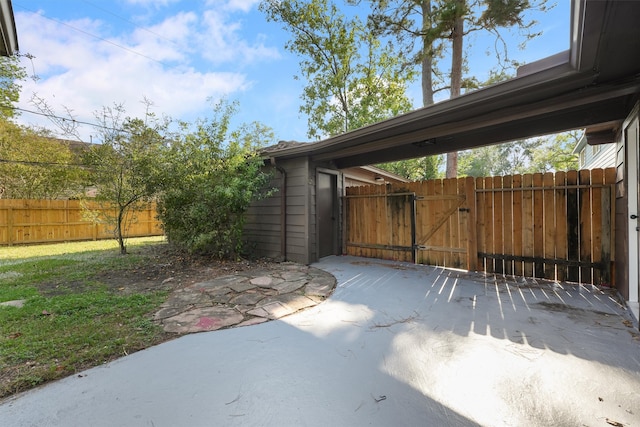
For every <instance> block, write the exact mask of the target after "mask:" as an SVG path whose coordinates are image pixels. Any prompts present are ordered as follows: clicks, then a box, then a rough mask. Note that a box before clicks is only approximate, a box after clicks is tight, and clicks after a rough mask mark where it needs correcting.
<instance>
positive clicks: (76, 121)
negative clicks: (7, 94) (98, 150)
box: [2, 106, 128, 132]
mask: <svg viewBox="0 0 640 427" xmlns="http://www.w3.org/2000/svg"><path fill="white" fill-rule="evenodd" d="M2 108H10V109H12V110H18V111H22V112H25V113H30V114H36V115H38V116H43V117H47V118H54V119H58V120H62V121H66V122H72V123H78V124H82V125H88V126H93V127H97V128H101V129H105V130H112V131H115V132H128V131H127V130H125V129H118V128H113V127H109V126H105V125H100V124H97V123H90V122H85V121H82V120H76V119H70V118H67V117H61V116H57V115H55V114H51V113H42V112H40V111H33V110H27V109H26V108H20V107H15V106H2Z"/></svg>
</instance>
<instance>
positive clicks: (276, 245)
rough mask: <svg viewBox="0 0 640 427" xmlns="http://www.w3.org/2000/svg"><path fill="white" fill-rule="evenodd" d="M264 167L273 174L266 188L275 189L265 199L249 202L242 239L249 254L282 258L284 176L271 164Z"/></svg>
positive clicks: (276, 258) (275, 258)
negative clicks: (282, 189) (282, 190)
mask: <svg viewBox="0 0 640 427" xmlns="http://www.w3.org/2000/svg"><path fill="white" fill-rule="evenodd" d="M265 169H266V171H267V172H271V173H272V174H273V176H272V178H271V181H270V182H269V184H268V188H275V189H277V190H276V191H274V192H273V194H271V196H269V197H267V198H266V199H262V200H258V201H255V202H253V203H252V204H251V206H250V207H249V209H248V210H247V213H246V216H245V224H244V229H243V239H244V242H245V245H246V249H247V251H248V252H249V255H251V256H258V257H266V258H271V259H274V260H282V259H283V255H282V245H281V232H282V221H281V206H282V202H281V198H282V196H281V192H280V188H281V187H282V182H283V181H284V178H283V175H282V173H280V172H279V171H277V170H276V168H274V167H273V166H267V167H265Z"/></svg>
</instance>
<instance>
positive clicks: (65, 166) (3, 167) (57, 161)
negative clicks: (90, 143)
mask: <svg viewBox="0 0 640 427" xmlns="http://www.w3.org/2000/svg"><path fill="white" fill-rule="evenodd" d="M86 173H87V171H86V169H84V168H82V165H81V163H80V159H79V156H78V155H77V153H75V152H74V151H72V150H71V147H70V145H69V144H68V141H64V140H59V139H56V138H51V137H50V136H49V135H47V134H46V133H43V132H40V131H36V130H32V129H29V128H25V127H21V126H18V125H16V124H14V123H12V122H11V121H9V120H7V119H3V118H0V197H1V198H6V199H56V198H61V197H78V195H79V194H81V192H82V189H83V186H82V182H83V179H84V177H85V176H86Z"/></svg>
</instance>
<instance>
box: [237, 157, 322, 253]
mask: <svg viewBox="0 0 640 427" xmlns="http://www.w3.org/2000/svg"><path fill="white" fill-rule="evenodd" d="M277 166H278V167H275V166H266V168H267V169H269V170H270V171H272V172H273V174H274V177H273V178H272V180H271V183H270V187H271V188H275V189H276V191H274V193H273V194H272V195H271V196H270V197H268V198H266V199H263V200H259V201H256V202H254V203H253V204H252V205H251V206H250V207H249V209H248V211H247V215H246V221H245V226H244V234H243V238H244V241H245V242H246V244H247V248H248V250H249V251H250V252H251V254H252V255H255V256H259V257H267V258H271V259H276V260H287V261H294V262H299V263H302V264H308V263H309V262H310V257H309V249H308V248H309V242H310V233H309V212H310V188H309V187H310V185H309V184H310V181H309V162H308V159H307V158H298V159H294V160H282V161H279V162H278V164H277ZM283 171H284V173H283ZM285 182H286V189H284V190H285V191H284V197H286V202H285V203H284V204H285V206H286V210H284V212H286V216H285V218H286V220H285V224H283V218H282V213H283V208H282V205H283V201H284V200H283V183H285ZM283 225H284V226H285V230H286V233H284V235H285V236H286V237H285V240H286V244H285V245H283V242H282V239H283V232H282V228H283ZM283 249H284V250H285V252H286V254H283Z"/></svg>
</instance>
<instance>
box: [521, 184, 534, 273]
mask: <svg viewBox="0 0 640 427" xmlns="http://www.w3.org/2000/svg"><path fill="white" fill-rule="evenodd" d="M532 186H533V175H531V174H526V175H523V176H522V187H523V188H524V189H525V190H523V191H522V255H523V256H525V257H531V258H532V257H534V256H535V255H534V252H533V248H534V242H533V192H532V191H531V190H526V188H527V187H532ZM523 274H524V276H525V277H533V264H532V263H530V262H525V263H524V269H523Z"/></svg>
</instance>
